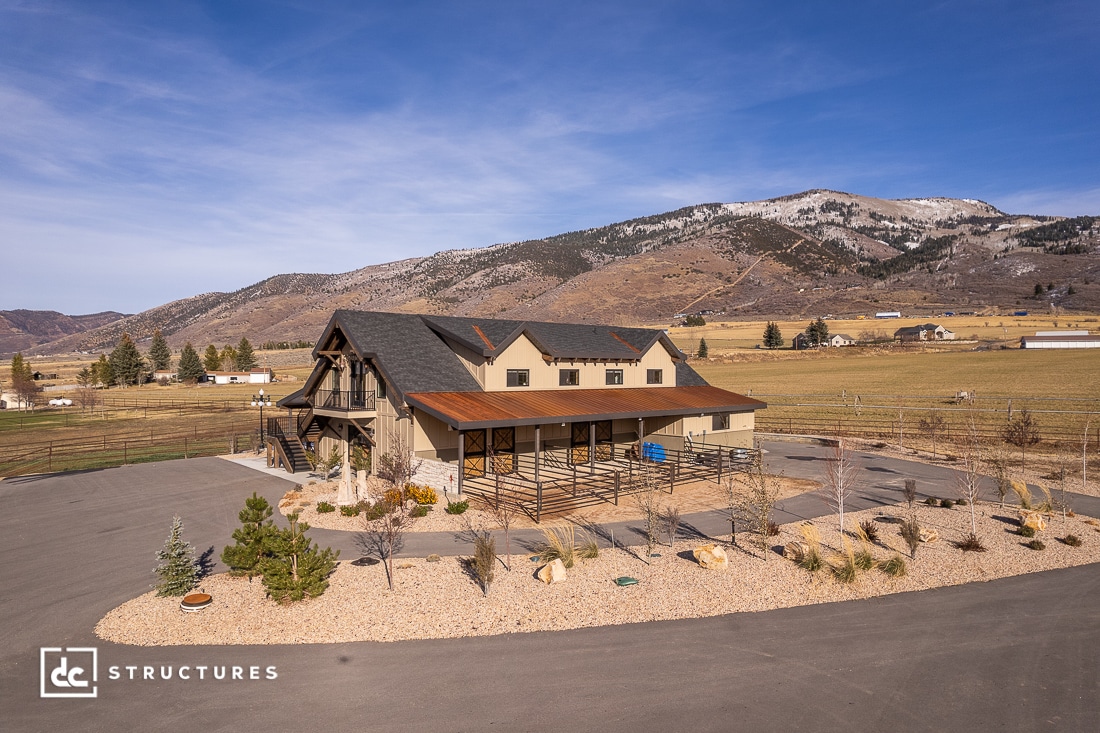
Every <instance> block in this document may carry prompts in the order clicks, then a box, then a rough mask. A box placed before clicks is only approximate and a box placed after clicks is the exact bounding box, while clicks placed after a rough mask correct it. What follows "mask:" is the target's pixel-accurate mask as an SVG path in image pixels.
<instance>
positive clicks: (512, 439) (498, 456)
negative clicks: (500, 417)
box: [493, 428, 516, 474]
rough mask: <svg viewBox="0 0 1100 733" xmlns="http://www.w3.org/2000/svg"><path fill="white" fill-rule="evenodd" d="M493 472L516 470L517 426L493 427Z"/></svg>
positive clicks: (501, 472) (500, 472)
mask: <svg viewBox="0 0 1100 733" xmlns="http://www.w3.org/2000/svg"><path fill="white" fill-rule="evenodd" d="M493 472H494V473H499V474H507V473H515V472H516V429H515V428H493Z"/></svg>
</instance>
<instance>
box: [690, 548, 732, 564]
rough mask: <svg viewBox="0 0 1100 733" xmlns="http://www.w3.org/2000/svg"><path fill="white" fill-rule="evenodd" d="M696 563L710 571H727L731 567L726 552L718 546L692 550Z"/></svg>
mask: <svg viewBox="0 0 1100 733" xmlns="http://www.w3.org/2000/svg"><path fill="white" fill-rule="evenodd" d="M692 554H693V555H695V559H696V561H697V562H698V563H699V565H700V566H701V567H704V568H706V569H708V570H725V569H726V568H728V567H729V558H728V557H726V551H725V550H723V549H722V548H721V547H718V546H717V545H703V546H701V547H696V548H695V549H694V550H692Z"/></svg>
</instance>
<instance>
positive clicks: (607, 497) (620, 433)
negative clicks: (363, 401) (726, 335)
mask: <svg viewBox="0 0 1100 733" xmlns="http://www.w3.org/2000/svg"><path fill="white" fill-rule="evenodd" d="M407 398H408V403H409V405H410V406H411V407H413V408H414V412H415V414H416V416H417V420H416V421H417V423H418V425H419V427H420V433H421V434H422V435H423V437H424V442H429V443H431V444H432V448H433V451H432V452H431V453H430V454H428V453H426V452H423V451H418V455H420V456H421V457H431V458H434V459H436V460H440V461H443V462H444V463H446V464H450V465H453V466H454V467H455V468H456V469H457V470H455V472H454V473H455V475H456V477H457V486H456V487H455V488H457V490H458V492H459V493H460V494H469V495H475V496H480V497H483V498H486V499H488V500H490V501H493V502H495V501H508V502H513V503H515V504H516V505H518V506H519V508H520V509H522V511H524V512H525V513H526V514H528V515H529V516H530V517H531V518H532V519H533V520H534V521H536V522H539V521H541V519H542V517H543V516H544V515H546V514H557V513H561V512H562V511H563V510H565V509H566V508H578V507H580V506H583V505H585V504H591V503H598V502H610V503H614V504H618V502H619V501H620V499H621V497H623V496H624V495H629V494H631V493H635V492H637V491H641V490H644V489H647V488H650V487H652V488H658V489H660V490H662V491H668V492H672V491H674V490H675V487H676V485H677V484H680V483H684V482H689V481H698V480H701V479H706V480H712V481H718V482H720V481H722V480H723V479H724V478H725V477H726V476H728V474H729V473H730V472H731V471H740V470H744V469H745V468H746V467H747V466H749V465H751V464H752V462H753V461H754V460H755V457H756V455H757V453H756V451H755V450H754V449H753V444H752V415H753V412H754V410H755V409H760V408H763V407H765V405H764V403H761V402H759V401H757V400H752V399H750V398H747V397H744V396H742V395H737V394H734V393H731V392H727V391H726V390H722V389H718V388H714V387H709V386H708V387H672V388H663V389H623V390H614V391H609V390H570V391H564V390H562V391H527V392H516V393H500V392H495V393H484V392H483V393H465V392H463V393H422V394H410V395H408V396H407ZM734 415H736V416H739V419H737V420H731V416H734ZM703 426H710V427H709V428H708V427H703ZM692 427H694V428H695V429H694V430H692V429H690V428H692ZM419 442H420V441H418V443H419ZM418 447H419V446H418Z"/></svg>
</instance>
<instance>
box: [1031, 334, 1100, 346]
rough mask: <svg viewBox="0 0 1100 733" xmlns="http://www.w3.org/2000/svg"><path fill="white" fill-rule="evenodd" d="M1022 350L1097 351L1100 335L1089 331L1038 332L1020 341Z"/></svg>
mask: <svg viewBox="0 0 1100 733" xmlns="http://www.w3.org/2000/svg"><path fill="white" fill-rule="evenodd" d="M1020 348H1021V349H1097V348H1100V334H1096V335H1094V334H1090V333H1089V332H1088V331H1038V332H1036V334H1035V335H1034V336H1024V337H1023V338H1021V339H1020Z"/></svg>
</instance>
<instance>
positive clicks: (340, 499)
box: [336, 422, 355, 506]
mask: <svg viewBox="0 0 1100 733" xmlns="http://www.w3.org/2000/svg"><path fill="white" fill-rule="evenodd" d="M349 428H350V426H349V425H348V423H347V422H344V424H343V425H341V426H340V443H341V445H340V448H341V454H342V456H341V457H342V460H341V462H340V488H339V490H338V491H337V493H336V503H337V504H339V505H340V506H348V505H350V504H354V503H355V494H354V493H353V492H352V489H351V464H350V461H349V453H350V451H349V448H348V446H349V443H350V441H349V438H348V435H349V433H350V429H349Z"/></svg>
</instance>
